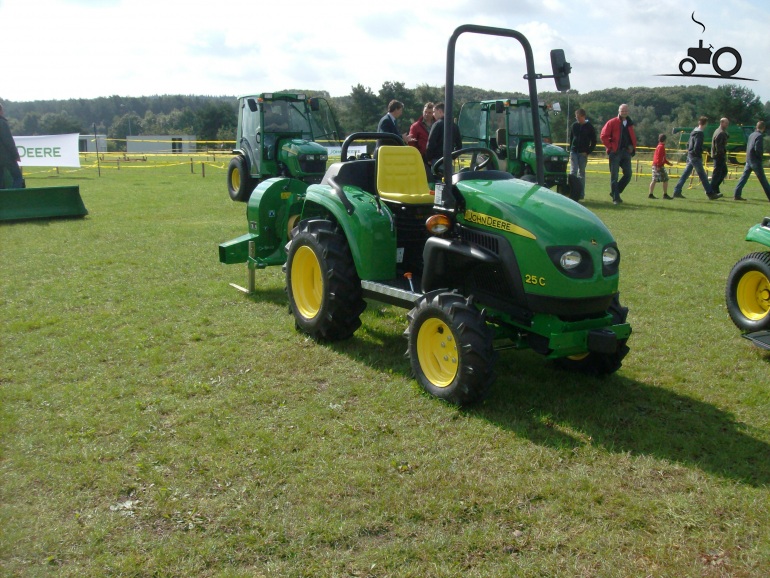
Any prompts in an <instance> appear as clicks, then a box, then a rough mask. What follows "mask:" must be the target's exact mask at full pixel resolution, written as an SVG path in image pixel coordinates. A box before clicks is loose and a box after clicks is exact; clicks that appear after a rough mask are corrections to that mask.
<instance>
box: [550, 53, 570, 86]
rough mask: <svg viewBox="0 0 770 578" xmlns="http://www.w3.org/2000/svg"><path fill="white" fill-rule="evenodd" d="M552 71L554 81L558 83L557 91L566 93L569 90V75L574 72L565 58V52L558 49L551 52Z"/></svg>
mask: <svg viewBox="0 0 770 578" xmlns="http://www.w3.org/2000/svg"><path fill="white" fill-rule="evenodd" d="M551 69H552V70H553V79H554V81H555V82H556V90H558V91H559V92H566V91H568V90H569V88H570V86H569V73H570V72H572V66H571V65H570V63H569V62H567V58H566V56H564V50H562V49H561V48H557V49H554V50H551Z"/></svg>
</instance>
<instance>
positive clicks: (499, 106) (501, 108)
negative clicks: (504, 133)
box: [495, 100, 505, 114]
mask: <svg viewBox="0 0 770 578" xmlns="http://www.w3.org/2000/svg"><path fill="white" fill-rule="evenodd" d="M504 112H505V105H504V104H503V101H502V100H496V101H495V113H497V114H503V113H504Z"/></svg>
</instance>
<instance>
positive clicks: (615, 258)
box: [602, 243, 620, 277]
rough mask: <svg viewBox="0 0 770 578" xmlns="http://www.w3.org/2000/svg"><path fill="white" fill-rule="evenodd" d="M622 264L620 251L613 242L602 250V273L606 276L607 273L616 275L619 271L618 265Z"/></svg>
mask: <svg viewBox="0 0 770 578" xmlns="http://www.w3.org/2000/svg"><path fill="white" fill-rule="evenodd" d="M619 265H620V251H618V248H617V247H616V246H615V244H614V243H613V244H612V245H607V246H606V247H605V248H604V250H602V273H603V274H604V276H605V277H606V276H607V275H616V274H617V272H618V266H619Z"/></svg>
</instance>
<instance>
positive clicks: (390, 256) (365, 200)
mask: <svg viewBox="0 0 770 578" xmlns="http://www.w3.org/2000/svg"><path fill="white" fill-rule="evenodd" d="M343 192H344V195H345V197H346V199H347V200H348V203H347V204H348V205H350V207H352V209H353V210H352V212H351V211H349V210H348V209H349V207H345V206H344V205H343V202H342V201H341V200H340V198H339V196H338V193H337V192H335V191H334V189H333V188H332V187H331V186H329V185H310V186H309V187H308V188H307V194H306V196H305V205H304V208H303V211H302V218H303V219H306V218H312V217H316V216H318V214H319V211H318V209H319V208H321V209H323V211H322V212H326V213H329V214H331V216H332V218H333V219H334V220H335V221H336V222H337V223H338V224H339V226H340V227H342V230H343V232H344V233H345V237H346V238H347V240H348V245H349V246H350V252H351V254H352V255H353V262H354V263H355V265H356V271H357V273H358V276H359V278H360V279H361V280H362V281H381V280H385V279H392V278H393V277H395V276H396V227H395V221H394V217H393V213H392V212H391V211H390V209H389V208H388V207H387V206H386V205H385V203H382V202H380V203H378V202H377V199H376V198H375V196H374V195H372V194H370V193H367V192H366V191H363V190H361V189H359V188H358V187H351V186H347V185H346V186H344V187H343Z"/></svg>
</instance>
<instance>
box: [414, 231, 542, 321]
mask: <svg viewBox="0 0 770 578" xmlns="http://www.w3.org/2000/svg"><path fill="white" fill-rule="evenodd" d="M487 235H489V236H497V237H500V239H499V243H498V244H497V245H498V250H497V253H492V252H491V251H489V250H487V249H484V248H481V247H480V246H478V245H475V244H473V243H469V242H466V241H464V240H461V239H445V238H441V237H430V238H429V239H428V240H427V241H426V243H425V250H424V252H423V260H424V262H425V267H424V269H423V276H422V291H423V293H427V292H428V291H433V290H435V289H439V288H450V289H460V290H467V289H468V287H467V286H466V283H467V279H468V278H472V277H473V273H474V269H476V268H478V270H477V271H478V272H481V271H482V270H485V271H487V272H489V271H495V272H496V274H497V275H498V276H499V278H500V282H501V283H502V284H504V285H505V288H506V291H507V292H508V294H507V295H506V300H505V301H506V303H507V305H503V304H502V303H500V304H498V305H500V307H501V308H502V309H506V310H508V312H509V313H511V314H513V315H514V316H517V317H527V315H526V314H525V313H523V311H525V310H526V308H527V297H526V294H525V292H524V285H523V283H522V277H521V273H520V270H519V264H518V261H517V259H516V255H515V253H514V251H513V248H512V247H511V244H510V243H509V242H508V241H507V240H506V239H505V238H504V237H503V236H501V235H490V234H488V233H487ZM510 304H515V306H512V305H510Z"/></svg>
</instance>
